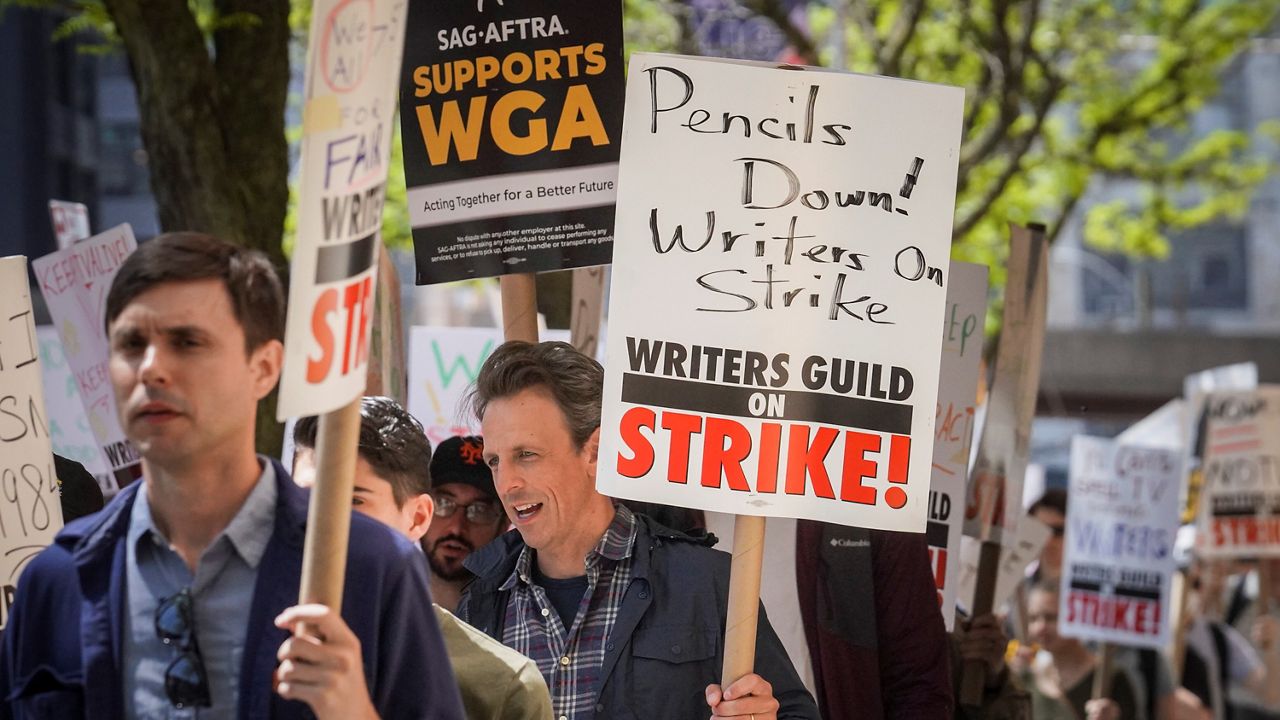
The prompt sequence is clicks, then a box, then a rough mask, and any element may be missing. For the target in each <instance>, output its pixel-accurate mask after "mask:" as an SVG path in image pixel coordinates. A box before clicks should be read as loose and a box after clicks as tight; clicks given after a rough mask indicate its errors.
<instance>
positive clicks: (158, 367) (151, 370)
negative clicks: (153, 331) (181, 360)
mask: <svg viewBox="0 0 1280 720" xmlns="http://www.w3.org/2000/svg"><path fill="white" fill-rule="evenodd" d="M167 363H168V359H167V358H166V357H165V353H164V351H163V350H162V349H161V348H160V346H159V344H157V343H150V344H148V345H147V349H146V350H145V351H143V353H142V362H141V363H139V365H138V377H139V379H140V380H142V382H143V383H144V384H147V385H164V384H166V383H168V381H169V371H168V367H167Z"/></svg>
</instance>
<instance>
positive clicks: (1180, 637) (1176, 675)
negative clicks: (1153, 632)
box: [1169, 570, 1203, 683]
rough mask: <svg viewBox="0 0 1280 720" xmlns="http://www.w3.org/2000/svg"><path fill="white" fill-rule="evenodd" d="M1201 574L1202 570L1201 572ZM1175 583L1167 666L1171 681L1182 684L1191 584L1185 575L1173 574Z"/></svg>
mask: <svg viewBox="0 0 1280 720" xmlns="http://www.w3.org/2000/svg"><path fill="white" fill-rule="evenodd" d="M1201 572H1203V570H1202V571H1201ZM1174 582H1175V583H1176V585H1175V587H1174V590H1173V593H1171V597H1173V598H1174V607H1173V613H1172V617H1171V618H1170V622H1172V623H1173V649H1172V650H1170V651H1169V665H1170V666H1171V668H1170V669H1171V670H1172V671H1173V681H1174V682H1175V683H1180V682H1182V668H1183V667H1184V665H1185V664H1186V660H1187V631H1188V630H1190V625H1191V620H1192V618H1189V617H1187V601H1188V600H1190V598H1191V583H1189V582H1187V574H1186V573H1175V574H1174Z"/></svg>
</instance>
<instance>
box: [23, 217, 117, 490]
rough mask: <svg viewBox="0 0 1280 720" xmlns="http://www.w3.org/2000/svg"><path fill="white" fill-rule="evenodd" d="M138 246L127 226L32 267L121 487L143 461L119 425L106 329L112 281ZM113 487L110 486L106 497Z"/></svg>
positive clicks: (96, 434) (91, 422)
mask: <svg viewBox="0 0 1280 720" xmlns="http://www.w3.org/2000/svg"><path fill="white" fill-rule="evenodd" d="M137 247H138V243H137V241H136V240H134V238H133V229H132V228H130V227H129V225H128V224H124V225H117V226H116V227H113V228H111V229H110V230H107V231H106V232H103V233H99V234H98V235H94V236H93V237H91V238H89V239H88V240H82V241H80V242H78V243H76V244H74V245H72V246H71V247H68V248H66V249H65V250H59V251H58V252H55V253H53V254H51V255H45V256H44V257H42V258H39V259H37V260H34V261H33V262H32V263H31V267H32V270H33V271H34V272H35V277H36V286H37V287H38V288H39V289H40V293H41V294H42V295H44V301H45V304H46V305H48V306H49V314H50V315H51V316H52V317H53V324H54V327H56V328H57V329H58V335H59V336H60V337H61V338H62V349H63V352H64V353H65V355H66V358H67V363H68V364H69V365H70V366H71V372H72V374H73V375H74V376H75V379H76V384H77V385H78V386H79V389H80V399H81V400H82V401H83V402H84V407H85V412H86V413H87V415H88V418H89V428H90V429H91V430H92V431H93V436H94V437H95V438H97V440H98V445H99V446H101V448H102V452H103V455H104V456H105V457H106V459H107V462H108V464H110V466H111V471H112V473H113V474H114V476H115V483H116V485H117V486H118V487H123V486H124V485H126V484H127V483H128V482H129V481H130V480H132V479H133V478H134V477H137V475H138V463H139V457H138V453H137V451H135V450H134V448H133V445H132V444H130V442H129V441H128V439H126V438H125V434H124V430H123V429H122V428H121V427H120V417H119V415H118V414H117V412H116V400H115V391H114V390H113V389H112V387H111V378H110V375H109V374H108V371H107V361H108V355H109V353H110V345H109V344H108V342H107V330H106V326H105V321H106V304H107V292H108V291H110V290H111V281H112V280H113V279H115V276H116V272H117V271H118V270H119V269H120V265H121V263H123V262H124V261H125V258H127V257H128V256H129V254H130V253H132V252H133V251H134V250H135V249H137ZM114 489H115V488H107V491H108V492H107V494H110V492H109V491H113V490H114Z"/></svg>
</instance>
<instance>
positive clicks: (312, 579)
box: [298, 398, 360, 610]
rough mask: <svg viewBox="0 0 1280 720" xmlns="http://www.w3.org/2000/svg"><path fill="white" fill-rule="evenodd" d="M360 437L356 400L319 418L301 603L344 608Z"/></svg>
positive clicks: (303, 550)
mask: <svg viewBox="0 0 1280 720" xmlns="http://www.w3.org/2000/svg"><path fill="white" fill-rule="evenodd" d="M359 436H360V398H356V399H355V400H353V401H352V402H350V403H348V404H347V405H345V406H344V407H341V408H339V409H337V410H334V411H333V412H329V413H325V414H324V415H321V416H320V421H319V425H318V427H317V430H316V451H315V452H316V481H315V485H314V486H313V487H312V488H311V505H310V507H309V508H308V510H307V539H306V542H305V544H304V545H303V549H302V587H301V590H300V592H299V597H298V600H299V602H302V603H319V604H321V605H326V606H328V607H330V608H333V609H335V610H337V609H340V608H341V607H342V585H343V576H344V575H345V574H346V570H347V538H348V536H349V534H350V531H351V493H352V491H353V490H352V488H353V486H354V484H355V473H356V444H357V442H358V439H359Z"/></svg>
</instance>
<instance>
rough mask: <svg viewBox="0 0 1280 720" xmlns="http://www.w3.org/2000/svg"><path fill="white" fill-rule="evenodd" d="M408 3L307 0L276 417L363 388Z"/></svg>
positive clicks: (348, 397) (317, 407)
mask: <svg viewBox="0 0 1280 720" xmlns="http://www.w3.org/2000/svg"><path fill="white" fill-rule="evenodd" d="M407 10H408V7H407V2H406V0H367V1H366V2H351V1H350V0H328V1H320V2H317V3H316V4H315V7H314V8H313V9H312V28H311V42H310V44H309V46H308V50H307V71H306V80H305V83H304V85H305V96H304V100H305V103H304V106H303V119H302V132H303V134H302V152H301V158H300V160H299V162H300V170H299V185H300V187H299V193H298V242H297V245H296V247H295V248H294V251H293V264H292V271H291V275H290V282H289V317H288V322H287V324H286V327H285V353H284V368H283V371H282V373H281V376H280V401H279V405H278V406H277V417H278V418H279V419H280V420H284V419H285V418H288V417H290V416H297V415H317V414H320V413H324V412H328V411H330V410H334V409H336V408H339V407H341V406H343V405H345V404H347V403H349V402H351V401H352V400H354V399H356V398H358V397H360V395H361V394H362V393H363V391H364V387H365V380H366V377H367V371H368V366H369V333H370V325H371V324H372V323H371V320H372V318H373V310H374V306H375V304H376V302H377V301H376V293H375V283H376V282H377V270H378V249H379V246H380V245H381V244H382V204H383V199H384V197H385V195H386V184H387V163H388V161H389V159H390V155H391V133H392V132H393V128H392V119H393V117H394V115H395V110H396V81H397V74H396V73H397V71H398V69H399V67H400V55H401V50H402V49H403V47H404V23H405V13H406V12H407Z"/></svg>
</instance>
